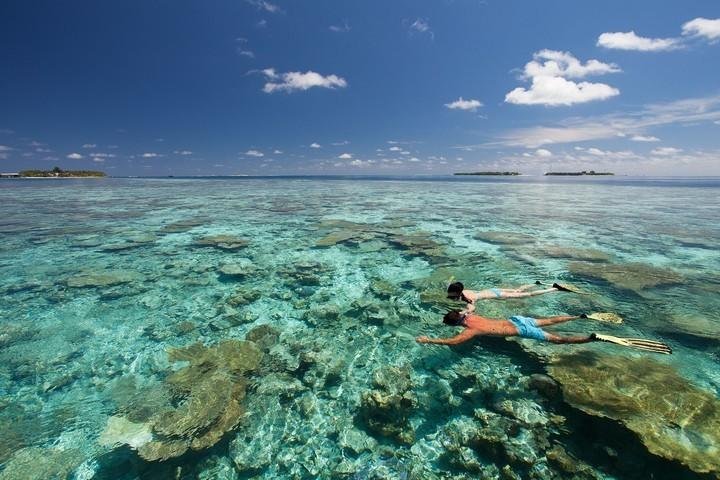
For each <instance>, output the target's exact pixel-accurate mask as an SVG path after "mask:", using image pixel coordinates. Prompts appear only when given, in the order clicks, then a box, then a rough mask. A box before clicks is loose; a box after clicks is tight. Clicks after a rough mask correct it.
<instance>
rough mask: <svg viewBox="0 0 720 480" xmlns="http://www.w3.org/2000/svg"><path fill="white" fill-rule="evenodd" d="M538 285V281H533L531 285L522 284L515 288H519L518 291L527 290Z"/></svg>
mask: <svg viewBox="0 0 720 480" xmlns="http://www.w3.org/2000/svg"><path fill="white" fill-rule="evenodd" d="M536 287H537V284H536V283H533V284H530V285H520V286H519V287H517V288H516V289H515V290H517V291H519V292H525V291H527V290H530V289H532V288H536Z"/></svg>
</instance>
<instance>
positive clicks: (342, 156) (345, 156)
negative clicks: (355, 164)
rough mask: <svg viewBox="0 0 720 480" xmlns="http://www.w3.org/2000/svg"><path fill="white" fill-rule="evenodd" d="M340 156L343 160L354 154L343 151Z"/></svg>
mask: <svg viewBox="0 0 720 480" xmlns="http://www.w3.org/2000/svg"><path fill="white" fill-rule="evenodd" d="M338 158H342V159H343V160H349V159H351V158H352V154H350V153H343V154H342V155H340V156H338Z"/></svg>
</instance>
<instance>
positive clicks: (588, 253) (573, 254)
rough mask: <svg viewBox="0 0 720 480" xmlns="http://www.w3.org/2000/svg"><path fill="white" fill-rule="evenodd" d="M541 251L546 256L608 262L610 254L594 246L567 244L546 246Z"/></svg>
mask: <svg viewBox="0 0 720 480" xmlns="http://www.w3.org/2000/svg"><path fill="white" fill-rule="evenodd" d="M540 252H541V253H542V254H543V255H545V256H546V257H551V258H571V259H573V260H579V261H584V262H607V261H608V260H610V255H609V254H607V253H605V252H603V251H602V250H596V249H594V248H574V247H565V246H545V247H541V248H540Z"/></svg>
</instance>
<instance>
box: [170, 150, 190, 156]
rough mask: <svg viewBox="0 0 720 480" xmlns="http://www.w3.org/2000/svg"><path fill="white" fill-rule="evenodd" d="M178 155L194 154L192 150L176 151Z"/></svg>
mask: <svg viewBox="0 0 720 480" xmlns="http://www.w3.org/2000/svg"><path fill="white" fill-rule="evenodd" d="M173 153H175V154H176V155H192V154H193V152H192V151H191V150H175V152H173Z"/></svg>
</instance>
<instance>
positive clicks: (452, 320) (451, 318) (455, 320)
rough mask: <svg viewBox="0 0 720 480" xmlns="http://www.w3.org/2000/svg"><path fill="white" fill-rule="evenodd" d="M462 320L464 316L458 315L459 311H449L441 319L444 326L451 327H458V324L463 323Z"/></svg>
mask: <svg viewBox="0 0 720 480" xmlns="http://www.w3.org/2000/svg"><path fill="white" fill-rule="evenodd" d="M463 318H465V316H464V315H462V314H461V313H460V310H450V311H449V312H448V313H446V314H445V316H444V317H443V323H444V324H445V325H452V326H455V325H460V323H461V322H462V321H463Z"/></svg>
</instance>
